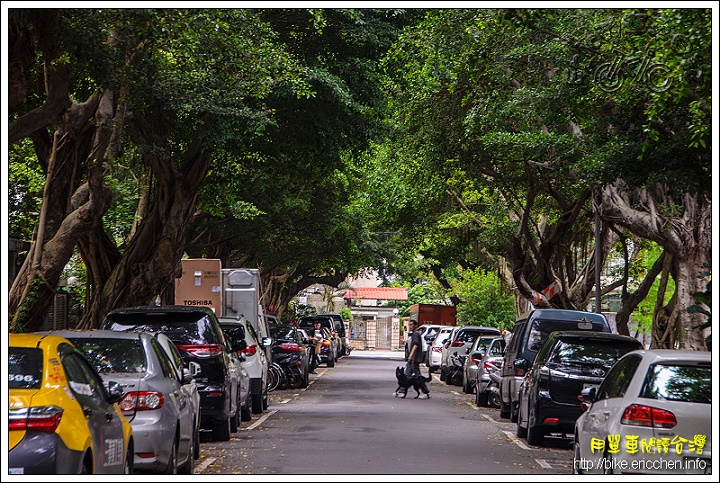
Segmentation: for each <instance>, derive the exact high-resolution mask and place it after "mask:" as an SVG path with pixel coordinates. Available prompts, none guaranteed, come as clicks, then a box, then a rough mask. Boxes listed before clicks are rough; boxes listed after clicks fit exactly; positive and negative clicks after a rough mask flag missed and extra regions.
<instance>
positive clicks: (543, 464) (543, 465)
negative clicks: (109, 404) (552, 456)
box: [535, 458, 552, 469]
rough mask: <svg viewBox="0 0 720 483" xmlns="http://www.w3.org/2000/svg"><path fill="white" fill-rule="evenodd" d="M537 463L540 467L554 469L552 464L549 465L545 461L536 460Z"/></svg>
mask: <svg viewBox="0 0 720 483" xmlns="http://www.w3.org/2000/svg"><path fill="white" fill-rule="evenodd" d="M535 461H537V462H538V464H539V465H540V466H542V467H543V468H546V469H548V468H549V469H552V466H550V463H548V462H547V461H545V460H541V459H538V458H535Z"/></svg>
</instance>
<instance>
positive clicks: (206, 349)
mask: <svg viewBox="0 0 720 483" xmlns="http://www.w3.org/2000/svg"><path fill="white" fill-rule="evenodd" d="M177 348H178V349H180V350H181V351H185V352H188V353H190V354H192V355H194V356H195V357H217V356H219V355H221V354H222V352H223V348H222V346H221V345H220V344H180V345H178V346H177Z"/></svg>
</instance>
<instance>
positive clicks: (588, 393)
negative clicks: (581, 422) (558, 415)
mask: <svg viewBox="0 0 720 483" xmlns="http://www.w3.org/2000/svg"><path fill="white" fill-rule="evenodd" d="M595 396H597V387H596V386H593V387H587V388H585V389H583V390H582V391H580V395H579V396H578V399H579V400H580V407H581V408H582V410H583V412H585V411H587V410H588V408H589V407H590V405H591V404H592V403H593V402H595Z"/></svg>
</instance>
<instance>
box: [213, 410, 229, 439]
mask: <svg viewBox="0 0 720 483" xmlns="http://www.w3.org/2000/svg"><path fill="white" fill-rule="evenodd" d="M230 419H231V417H230V415H228V416H227V417H226V418H225V419H224V420H223V421H215V425H214V426H213V429H212V437H213V440H215V441H230Z"/></svg>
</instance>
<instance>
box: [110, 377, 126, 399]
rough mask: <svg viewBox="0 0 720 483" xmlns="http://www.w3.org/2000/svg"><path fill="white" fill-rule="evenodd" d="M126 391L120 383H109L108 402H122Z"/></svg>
mask: <svg viewBox="0 0 720 483" xmlns="http://www.w3.org/2000/svg"><path fill="white" fill-rule="evenodd" d="M124 395H125V391H124V390H123V387H122V386H121V385H120V383H119V382H115V381H108V400H109V401H110V402H111V403H112V404H115V403H118V402H120V401H122V398H123V396H124Z"/></svg>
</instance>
